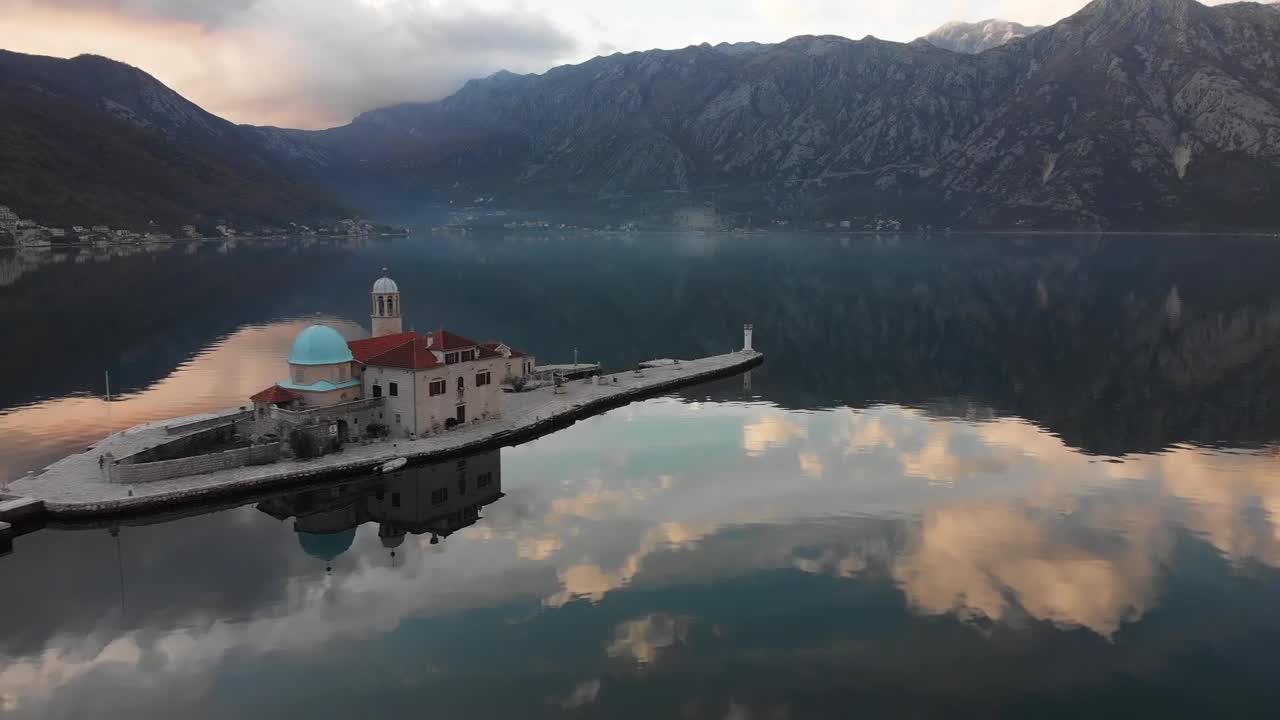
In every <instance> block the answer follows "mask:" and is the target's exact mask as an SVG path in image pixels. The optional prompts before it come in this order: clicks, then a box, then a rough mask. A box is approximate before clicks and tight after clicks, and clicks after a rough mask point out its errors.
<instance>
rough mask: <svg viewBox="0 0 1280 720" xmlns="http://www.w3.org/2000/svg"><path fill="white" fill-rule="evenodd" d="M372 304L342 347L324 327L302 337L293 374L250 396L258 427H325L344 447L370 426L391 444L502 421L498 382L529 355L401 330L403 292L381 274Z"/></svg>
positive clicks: (527, 365)
mask: <svg viewBox="0 0 1280 720" xmlns="http://www.w3.org/2000/svg"><path fill="white" fill-rule="evenodd" d="M371 299H372V316H371V328H372V331H373V332H372V335H371V336H370V337H368V338H366V339H363V340H351V341H348V340H347V339H346V338H344V337H343V336H342V334H341V333H339V332H338V331H337V330H335V329H334V328H332V327H329V326H327V325H312V326H311V327H308V328H307V329H305V330H303V331H302V332H301V333H299V334H298V337H297V339H295V340H294V343H293V348H292V350H291V351H290V353H289V361H288V362H289V377H287V378H286V379H284V380H281V381H280V382H278V383H276V384H275V385H272V386H271V387H269V388H267V389H265V390H263V391H262V392H260V393H258V394H256V395H254V396H253V397H252V398H251V399H252V401H253V404H254V414H255V418H256V420H257V421H258V422H259V423H260V424H262V423H263V422H266V424H268V425H270V423H271V421H274V422H276V423H283V424H285V425H290V426H293V427H298V426H302V425H316V424H321V423H322V422H324V423H328V424H329V425H330V426H332V427H334V428H335V432H336V433H337V434H338V435H339V439H340V440H341V441H346V440H348V439H351V438H353V437H356V436H358V434H359V433H360V432H361V429H362V428H367V427H368V426H369V425H370V424H373V423H377V424H379V425H382V426H384V427H385V428H386V429H387V431H388V433H389V434H390V436H391V437H393V438H416V437H423V436H425V435H429V434H432V433H437V432H443V431H445V430H448V429H451V428H453V427H456V426H458V425H463V424H466V423H469V422H476V421H479V420H485V419H488V418H493V417H497V416H499V415H501V414H502V395H503V390H502V387H503V385H505V384H510V383H512V382H513V381H514V380H515V379H516V378H519V377H522V376H525V375H528V374H529V373H531V372H532V370H533V358H532V357H531V356H529V355H527V354H526V353H523V352H520V351H518V350H515V349H513V348H511V347H510V346H508V345H506V344H504V343H498V342H493V343H480V342H476V341H475V340H471V339H468V338H466V337H463V336H462V335H458V334H456V333H453V332H450V331H448V330H444V329H440V330H435V331H432V332H428V333H419V332H414V331H409V332H405V331H404V327H403V323H402V318H401V307H402V306H401V302H400V288H399V286H397V285H396V283H395V281H394V280H392V279H391V278H389V277H387V276H386V270H385V269H384V270H383V277H381V278H378V280H377V281H376V282H374V284H373V290H372V293H371ZM284 429H285V428H280V430H282V431H283V430H284Z"/></svg>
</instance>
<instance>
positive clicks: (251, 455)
mask: <svg viewBox="0 0 1280 720" xmlns="http://www.w3.org/2000/svg"><path fill="white" fill-rule="evenodd" d="M279 459H280V443H269V444H266V445H254V446H252V447H247V448H237V449H235V450H224V451H222V452H217V453H210V454H208V455H195V456H193V457H186V458H179V459H177V460H161V461H158V462H148V463H120V464H116V465H113V466H111V472H110V478H109V481H110V482H114V483H125V484H132V483H148V482H156V481H157V480H169V479H170V478H176V477H185V476H187V475H203V474H205V473H211V472H217V471H219V470H230V469H231V468H238V467H244V466H245V465H267V464H269V463H273V462H275V461H276V460H279Z"/></svg>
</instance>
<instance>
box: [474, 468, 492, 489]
mask: <svg viewBox="0 0 1280 720" xmlns="http://www.w3.org/2000/svg"><path fill="white" fill-rule="evenodd" d="M492 482H493V473H491V472H487V473H480V474H479V475H477V476H476V487H478V488H484V487H489V483H492Z"/></svg>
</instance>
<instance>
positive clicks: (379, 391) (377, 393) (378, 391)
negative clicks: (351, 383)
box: [373, 384, 382, 398]
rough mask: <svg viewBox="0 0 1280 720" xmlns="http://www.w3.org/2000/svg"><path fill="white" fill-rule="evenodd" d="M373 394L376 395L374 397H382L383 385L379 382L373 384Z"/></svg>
mask: <svg viewBox="0 0 1280 720" xmlns="http://www.w3.org/2000/svg"><path fill="white" fill-rule="evenodd" d="M373 396H374V397H376V398H380V397H382V386H381V385H377V384H375V385H374V386H373Z"/></svg>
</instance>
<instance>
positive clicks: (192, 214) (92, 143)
mask: <svg viewBox="0 0 1280 720" xmlns="http://www.w3.org/2000/svg"><path fill="white" fill-rule="evenodd" d="M0 96H3V97H4V102H3V103H0V204H3V205H8V206H10V207H12V208H13V209H14V210H15V211H17V212H18V214H19V215H21V216H22V217H27V218H34V219H36V220H38V221H40V222H43V223H46V224H50V225H72V224H85V225H88V224H95V223H106V224H109V225H112V226H114V227H126V228H129V227H132V228H135V229H144V228H146V227H148V225H149V223H150V222H151V221H153V220H154V221H155V222H156V223H157V224H158V225H159V226H160V227H162V228H165V229H169V230H174V229H176V228H177V227H179V226H181V225H184V224H188V223H198V224H203V225H208V226H212V225H213V224H216V222H218V221H220V220H227V221H230V222H233V223H236V224H241V223H245V224H263V223H266V224H272V223H282V222H287V221H291V220H297V219H300V218H325V217H334V216H339V215H341V214H342V213H343V212H344V209H343V206H342V205H340V204H339V203H338V202H337V201H336V200H335V199H334V198H333V196H332V195H331V194H330V193H328V192H327V191H323V190H321V189H319V188H318V187H316V186H314V185H312V184H309V183H307V182H306V181H303V180H299V179H297V178H295V177H292V176H290V175H289V174H286V173H284V172H282V171H281V170H280V165H281V163H280V162H279V160H278V159H277V156H276V154H275V153H276V152H277V150H276V148H274V147H272V146H270V145H269V144H267V143H265V142H263V141H262V140H261V137H262V131H257V130H245V129H242V128H239V127H237V126H236V125H234V124H232V123H229V122H227V121H226V120H223V119H221V118H218V117H215V116H214V115H211V114H209V113H207V112H205V111H204V110H202V109H200V108H199V107H197V106H196V105H195V104H193V103H191V102H189V101H187V100H186V99H184V98H182V97H181V96H179V95H178V94H177V93H175V92H174V91H172V90H170V89H169V88H168V87H165V86H164V85H163V84H162V83H160V82H159V81H157V80H156V79H155V78H153V77H151V76H150V75H148V74H146V73H144V72H142V71H141V70H138V69H136V68H133V67H130V66H128V65H124V64H122V63H118V62H114V61H112V60H108V59H106V58H101V57H94V56H81V57H77V58H74V59H71V60H61V59H56V58H48V57H39V56H33V55H22V54H18V53H10V52H4V51H0Z"/></svg>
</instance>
